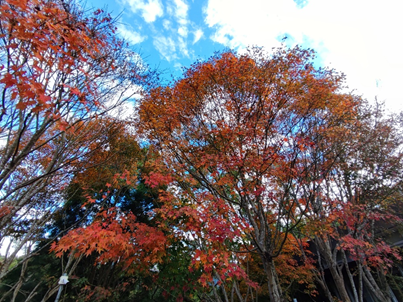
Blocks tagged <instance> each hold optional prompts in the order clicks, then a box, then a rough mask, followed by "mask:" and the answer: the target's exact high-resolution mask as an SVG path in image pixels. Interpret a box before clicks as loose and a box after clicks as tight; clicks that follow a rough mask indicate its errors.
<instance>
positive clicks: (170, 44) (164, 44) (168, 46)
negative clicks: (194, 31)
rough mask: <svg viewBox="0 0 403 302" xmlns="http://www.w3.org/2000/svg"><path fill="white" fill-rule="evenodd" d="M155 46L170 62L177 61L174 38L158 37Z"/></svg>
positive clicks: (155, 39)
mask: <svg viewBox="0 0 403 302" xmlns="http://www.w3.org/2000/svg"><path fill="white" fill-rule="evenodd" d="M154 46H155V48H156V49H157V50H158V51H159V53H160V54H161V55H162V56H163V57H164V58H165V59H166V60H167V61H168V62H170V61H172V60H175V59H177V55H176V46H175V42H174V40H173V39H172V38H167V37H163V36H158V37H156V38H154Z"/></svg>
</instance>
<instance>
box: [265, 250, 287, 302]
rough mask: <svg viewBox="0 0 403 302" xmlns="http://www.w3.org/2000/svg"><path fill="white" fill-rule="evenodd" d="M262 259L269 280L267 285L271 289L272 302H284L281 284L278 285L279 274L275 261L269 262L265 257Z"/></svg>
mask: <svg viewBox="0 0 403 302" xmlns="http://www.w3.org/2000/svg"><path fill="white" fill-rule="evenodd" d="M262 258H263V267H264V270H265V272H266V275H267V278H268V281H267V285H268V288H269V295H270V302H282V301H284V299H283V297H282V292H281V287H280V284H279V283H278V279H277V272H276V268H275V267H274V263H273V260H272V259H271V260H268V259H266V258H265V257H262Z"/></svg>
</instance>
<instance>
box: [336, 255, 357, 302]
mask: <svg viewBox="0 0 403 302" xmlns="http://www.w3.org/2000/svg"><path fill="white" fill-rule="evenodd" d="M340 250H341V255H342V257H343V261H344V266H345V268H346V272H347V276H348V279H349V280H350V284H351V288H352V290H353V295H354V301H356V302H358V301H359V300H358V293H357V288H356V286H355V283H354V277H353V275H352V274H351V272H350V267H349V265H348V260H347V256H346V252H345V251H344V249H340Z"/></svg>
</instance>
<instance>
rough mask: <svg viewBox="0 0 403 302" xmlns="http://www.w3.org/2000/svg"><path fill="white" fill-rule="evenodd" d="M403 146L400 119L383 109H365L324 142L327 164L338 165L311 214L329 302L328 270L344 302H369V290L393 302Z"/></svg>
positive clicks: (319, 185) (319, 190) (320, 187)
mask: <svg viewBox="0 0 403 302" xmlns="http://www.w3.org/2000/svg"><path fill="white" fill-rule="evenodd" d="M401 144H402V136H401V131H400V118H399V117H397V116H390V117H386V116H385V115H384V114H383V112H382V107H381V106H380V105H379V104H378V105H377V106H375V107H374V108H372V107H370V106H362V107H361V109H360V111H359V112H357V120H356V123H355V124H354V127H352V128H350V129H348V131H347V132H344V133H338V134H337V135H335V136H333V137H331V139H329V140H327V141H326V142H324V143H323V145H322V148H326V149H327V150H333V151H332V152H328V153H327V154H328V157H327V159H324V160H330V159H331V158H333V161H334V162H335V165H334V166H333V170H332V172H331V173H329V174H328V175H327V176H326V177H324V178H322V179H321V180H320V182H318V183H317V187H316V189H315V191H312V194H311V198H312V200H314V202H312V203H311V205H312V206H311V209H310V211H308V212H307V215H306V217H307V218H308V219H309V220H310V221H309V222H308V223H307V230H308V233H307V236H309V237H310V238H312V240H313V242H314V244H315V246H316V250H317V255H318V266H317V267H318V268H319V271H320V272H318V273H317V274H316V276H317V278H318V283H319V284H320V285H321V286H322V287H323V288H324V290H325V291H326V292H327V296H328V299H329V301H333V298H331V294H330V290H329V289H328V287H327V285H326V282H325V280H324V272H323V267H324V266H327V267H328V268H329V270H330V273H331V276H332V279H333V280H334V284H335V286H336V288H337V291H338V295H340V298H341V299H342V300H343V301H363V299H364V290H363V287H364V286H365V287H366V288H367V289H368V291H370V292H371V294H372V295H373V296H374V297H375V299H377V300H379V301H392V300H391V299H392V296H391V295H393V292H392V291H391V289H390V287H389V285H388V283H387V282H386V276H385V273H386V272H388V271H391V269H392V265H393V263H394V262H396V260H400V259H401V257H400V255H399V252H398V250H397V249H396V248H393V247H392V246H391V243H390V242H389V243H388V242H386V238H387V237H388V232H390V230H388V228H392V227H393V228H396V226H397V225H398V224H399V223H401V216H400V217H399V215H400V214H401V210H400V206H399V202H400V198H401V193H400V192H401V186H402V180H403V178H402V176H403V174H402V172H403V171H402V169H401V162H402V156H403V154H402V151H401ZM336 154H337V155H336ZM390 222H393V224H391V223H390ZM392 230H393V229H392ZM352 264H353V265H352ZM371 271H372V272H371ZM374 272H375V273H376V275H377V276H378V278H374V277H373V273H374ZM354 276H358V277H354ZM346 277H347V278H346ZM376 279H378V280H376ZM347 286H348V287H349V288H351V289H352V295H349V294H348V290H347Z"/></svg>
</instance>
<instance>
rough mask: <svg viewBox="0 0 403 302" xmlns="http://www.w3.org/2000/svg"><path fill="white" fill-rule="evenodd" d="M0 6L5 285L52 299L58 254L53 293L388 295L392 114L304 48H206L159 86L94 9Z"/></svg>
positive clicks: (189, 297) (394, 223)
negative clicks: (123, 112) (133, 106)
mask: <svg viewBox="0 0 403 302" xmlns="http://www.w3.org/2000/svg"><path fill="white" fill-rule="evenodd" d="M0 6H1V7H0V9H1V16H0V22H1V23H0V25H1V27H0V30H1V31H0V39H1V44H0V47H1V48H0V49H1V57H0V59H1V61H0V64H1V65H0V89H1V91H2V94H1V98H2V102H1V112H0V135H1V139H2V141H4V144H2V146H1V148H0V168H1V169H0V191H1V195H0V227H1V231H0V235H1V238H0V246H1V245H4V244H5V242H6V241H5V240H4V239H5V238H13V239H14V241H16V242H17V239H18V244H17V247H16V248H15V250H12V251H11V252H10V253H8V254H7V255H6V256H5V257H4V259H1V262H0V280H5V281H4V282H5V283H4V284H6V285H7V286H8V284H7V282H9V281H8V280H11V279H13V278H15V280H17V281H15V285H12V286H11V285H10V286H8V288H11V289H7V290H4V289H3V287H2V285H0V292H1V293H3V292H4V297H6V298H8V297H12V300H13V301H17V300H18V299H17V298H18V297H22V296H24V298H27V299H28V300H29V299H32V298H33V297H34V296H35V295H36V294H37V293H39V292H40V293H41V295H42V296H43V298H42V300H41V301H47V300H49V299H51V298H52V297H54V295H55V294H56V292H57V290H58V284H57V280H56V279H55V277H54V275H55V274H59V273H60V263H61V264H62V267H63V268H62V270H63V272H64V273H66V274H68V276H69V277H71V278H72V282H71V285H70V284H69V285H67V287H68V286H70V287H68V288H69V289H70V291H66V292H65V299H66V301H70V300H71V301H77V300H79V301H91V300H97V301H133V300H141V301H155V300H166V301H257V300H263V299H265V300H268V301H272V302H281V301H292V299H293V298H298V301H300V300H303V299H305V298H306V299H318V301H319V300H320V299H322V300H323V299H327V300H328V301H339V300H342V301H354V302H364V301H367V299H368V297H371V299H372V300H374V301H396V299H398V298H399V299H400V298H403V293H402V292H403V289H402V288H401V287H399V285H398V282H396V280H399V279H396V270H397V269H398V268H399V267H400V268H401V266H399V263H400V262H401V252H400V250H399V249H398V248H397V247H396V246H393V245H392V244H391V242H389V241H388V240H389V239H390V238H395V237H396V236H398V235H397V234H399V228H398V227H399V225H400V224H401V222H402V221H401V219H402V215H401V214H402V212H401V205H400V201H401V192H402V180H403V170H402V168H401V167H402V159H403V153H402V149H401V146H402V133H401V130H400V127H399V125H400V124H399V123H401V121H402V120H401V117H400V116H397V115H391V116H387V115H386V114H384V112H382V109H381V106H379V104H377V105H375V106H370V105H368V104H367V103H366V102H365V101H364V100H362V99H361V98H360V97H358V96H356V95H354V94H351V93H347V92H346V89H345V88H346V87H345V78H344V76H343V75H342V74H340V73H338V72H336V71H334V70H331V69H326V68H316V67H315V65H314V60H315V53H314V52H313V51H312V50H305V49H302V48H300V47H295V48H291V49H287V48H284V47H280V48H277V49H273V51H272V53H267V52H266V51H265V50H264V49H261V48H257V47H254V48H250V49H248V50H247V51H245V52H243V53H241V54H237V53H235V52H233V51H227V52H223V53H218V54H216V55H215V56H213V57H212V58H210V59H208V60H206V61H204V62H198V63H195V64H193V65H192V66H191V67H190V68H188V69H187V70H186V71H185V72H184V74H183V77H182V78H180V79H177V80H175V81H174V82H172V83H171V84H169V85H165V86H164V85H160V84H159V83H156V82H154V81H153V79H152V78H151V77H147V76H146V74H145V70H144V69H143V67H144V66H143V65H142V64H139V63H138V62H134V60H133V58H134V57H136V56H135V54H134V53H133V52H131V51H130V50H128V49H127V48H126V47H125V44H124V43H123V42H122V41H120V40H119V39H118V38H116V35H115V27H114V20H112V19H111V18H110V16H109V15H107V14H105V13H104V12H102V11H100V10H96V11H93V12H89V13H85V12H83V11H82V10H81V9H80V8H79V6H77V5H75V4H74V2H66V1H61V0H60V1H59V0H58V1H44V0H26V1H14V0H7V1H0ZM138 85H143V89H144V90H143V95H142V97H141V99H139V100H137V102H138V107H137V110H138V111H137V112H136V113H135V115H134V117H133V119H130V120H122V119H118V118H116V117H114V116H113V114H111V112H112V110H114V109H116V108H119V106H120V105H121V104H122V103H123V102H124V101H126V100H128V99H130V98H131V97H132V94H133V91H134V90H136V89H133V87H138ZM395 241H396V240H395ZM31 245H32V249H33V248H35V249H36V251H35V254H34V253H32V252H31V250H29V248H28V253H26V255H25V256H24V257H23V258H22V259H20V260H18V259H17V258H18V257H17V252H18V250H21V249H23V248H26V247H27V246H31ZM10 246H11V243H10ZM49 247H50V252H51V254H50V255H49V254H48V248H49ZM30 257H32V258H34V259H38V261H39V260H41V259H42V260H43V259H47V260H46V261H48V262H49V263H50V264H49V266H46V267H45V266H44V267H40V268H38V270H40V271H41V272H44V275H46V276H47V277H46V278H47V279H46V282H45V281H41V282H43V283H41V282H39V283H38V284H37V285H35V286H31V285H30V284H29V282H27V281H24V280H29V278H34V277H32V276H35V274H36V273H37V272H35V263H32V269H30V266H29V265H28V263H29V258H30ZM35 257H36V258H35ZM17 260H18V261H20V263H19V264H20V265H19V266H17V268H18V269H17V270H15V271H17V272H18V276H17V277H14V275H13V272H12V271H13V261H14V262H16V261H17ZM32 262H34V261H32ZM50 272H51V273H50ZM7 278H9V279H7ZM10 284H11V283H10ZM29 286H31V288H29ZM26 288H29V291H30V292H29V294H27V293H28V289H26ZM298 295H301V296H298ZM399 295H400V296H399ZM38 296H39V295H38ZM396 296H397V297H398V298H396ZM316 297H317V298H316ZM1 299H2V298H0V301H2V300H1ZM372 300H371V301H372Z"/></svg>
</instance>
